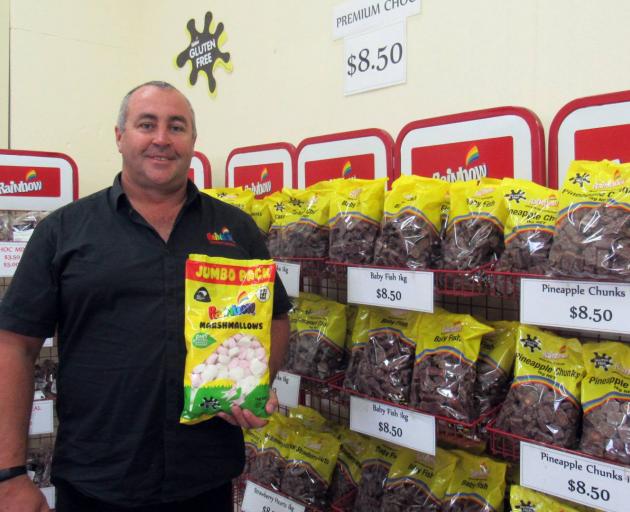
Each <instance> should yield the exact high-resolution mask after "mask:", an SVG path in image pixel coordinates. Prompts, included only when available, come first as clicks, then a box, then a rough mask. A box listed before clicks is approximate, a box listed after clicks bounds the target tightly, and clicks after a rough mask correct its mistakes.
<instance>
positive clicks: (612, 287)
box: [521, 279, 630, 334]
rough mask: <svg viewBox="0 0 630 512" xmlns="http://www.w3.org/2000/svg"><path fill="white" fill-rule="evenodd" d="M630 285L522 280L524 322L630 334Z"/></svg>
mask: <svg viewBox="0 0 630 512" xmlns="http://www.w3.org/2000/svg"><path fill="white" fill-rule="evenodd" d="M628 311H630V284H624V283H597V282H587V281H555V280H549V281H547V280H544V279H521V322H522V323H524V324H534V325H546V326H550V327H566V328H569V329H582V330H587V331H597V332H613V333H619V334H630V315H629V314H628Z"/></svg>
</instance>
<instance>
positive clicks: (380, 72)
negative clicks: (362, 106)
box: [344, 21, 407, 95]
mask: <svg viewBox="0 0 630 512" xmlns="http://www.w3.org/2000/svg"><path fill="white" fill-rule="evenodd" d="M405 26H406V25H405V22H404V21H401V22H398V23H395V24H393V25H389V26H386V27H383V28H381V29H378V30H374V31H371V32H368V33H365V34H361V35H359V36H355V37H346V38H345V39H344V41H345V63H346V64H345V71H344V73H345V86H344V94H346V95H350V94H356V93H359V92H364V91H369V90H372V89H378V88H381V87H388V86H390V85H396V84H401V83H403V82H405V81H406V80H407V43H406V34H405Z"/></svg>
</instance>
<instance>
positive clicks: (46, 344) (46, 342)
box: [43, 338, 53, 348]
mask: <svg viewBox="0 0 630 512" xmlns="http://www.w3.org/2000/svg"><path fill="white" fill-rule="evenodd" d="M43 346H44V347H46V348H50V347H52V346H53V338H46V339H45V340H44V345H43Z"/></svg>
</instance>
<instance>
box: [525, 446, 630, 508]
mask: <svg viewBox="0 0 630 512" xmlns="http://www.w3.org/2000/svg"><path fill="white" fill-rule="evenodd" d="M521 485H522V486H524V487H529V488H531V489H534V490H537V491H541V492H545V493H547V494H551V495H553V496H558V497H560V498H565V499H567V500H569V501H575V502H577V503H582V504H584V505H588V506H590V507H595V508H597V509H601V510H606V511H610V512H621V511H626V510H628V503H629V502H630V471H628V470H627V469H626V468H624V467H623V466H619V465H616V464H609V463H606V462H601V461H599V460H596V459H590V458H588V457H582V456H579V455H575V454H573V453H567V452H563V451H560V450H553V449H551V448H547V447H544V446H538V445H535V444H533V443H527V442H524V441H522V442H521Z"/></svg>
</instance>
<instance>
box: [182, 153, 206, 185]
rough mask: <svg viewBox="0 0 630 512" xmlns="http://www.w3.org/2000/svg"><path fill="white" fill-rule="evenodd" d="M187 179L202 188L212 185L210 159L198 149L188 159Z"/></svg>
mask: <svg viewBox="0 0 630 512" xmlns="http://www.w3.org/2000/svg"><path fill="white" fill-rule="evenodd" d="M188 179H190V180H191V181H192V182H193V183H194V184H195V185H197V188H200V189H203V188H210V187H212V168H211V167H210V160H208V157H206V155H204V154H203V153H200V152H199V151H195V154H194V155H193V157H192V160H191V161H190V169H189V170H188Z"/></svg>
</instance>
